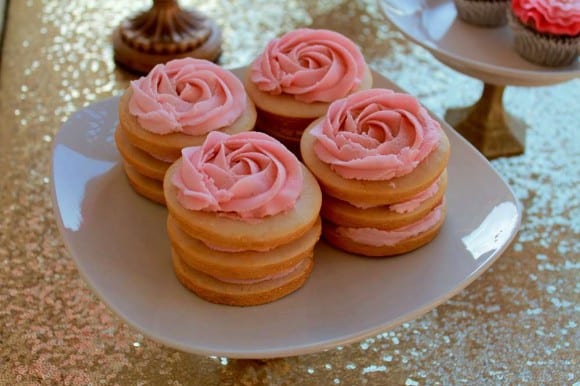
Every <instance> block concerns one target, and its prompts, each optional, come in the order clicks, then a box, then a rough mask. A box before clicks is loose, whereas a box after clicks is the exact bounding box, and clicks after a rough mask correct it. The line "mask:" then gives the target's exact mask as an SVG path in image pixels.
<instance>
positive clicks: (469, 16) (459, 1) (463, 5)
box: [453, 0, 510, 27]
mask: <svg viewBox="0 0 580 386" xmlns="http://www.w3.org/2000/svg"><path fill="white" fill-rule="evenodd" d="M453 2H454V3H455V8H456V9H457V16H459V18H460V19H461V20H463V21H464V22H466V23H469V24H473V25H477V26H481V27H498V26H502V25H505V24H506V23H507V10H508V8H509V4H510V2H509V0H453Z"/></svg>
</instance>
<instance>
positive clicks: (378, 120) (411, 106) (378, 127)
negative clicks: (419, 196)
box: [311, 89, 441, 181]
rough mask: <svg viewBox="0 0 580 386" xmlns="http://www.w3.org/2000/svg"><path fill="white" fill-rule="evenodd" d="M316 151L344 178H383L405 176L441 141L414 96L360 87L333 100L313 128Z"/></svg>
mask: <svg viewBox="0 0 580 386" xmlns="http://www.w3.org/2000/svg"><path fill="white" fill-rule="evenodd" d="M311 134H312V135H313V136H314V137H316V139H317V140H316V143H315V145H314V152H315V154H316V156H317V157H318V158H319V159H320V160H321V161H322V162H324V163H326V164H328V165H329V166H330V168H331V169H332V170H333V171H334V172H336V173H337V174H338V175H340V176H341V177H343V178H346V179H357V180H371V181H382V180H390V179H392V178H395V177H400V176H403V175H406V174H408V173H410V172H412V171H413V169H415V167H417V165H418V164H419V163H420V162H421V161H422V160H423V159H425V158H426V157H427V156H428V155H429V153H431V151H433V150H434V149H435V148H436V147H437V145H438V144H439V140H440V135H441V134H440V126H439V123H438V122H437V121H436V120H435V119H433V118H432V117H431V116H430V115H429V114H428V112H427V111H426V110H425V109H424V108H423V107H421V105H420V104H419V102H418V101H417V100H416V99H415V98H414V97H412V96H410V95H407V94H402V93H396V92H394V91H392V90H387V89H370V90H364V91H359V92H357V93H354V94H352V95H350V96H348V97H346V98H343V99H340V100H337V101H335V102H333V103H332V104H331V105H330V107H329V109H328V112H327V114H326V116H325V117H324V118H323V119H322V120H321V121H320V122H319V124H318V125H317V126H315V127H314V128H313V129H312V130H311Z"/></svg>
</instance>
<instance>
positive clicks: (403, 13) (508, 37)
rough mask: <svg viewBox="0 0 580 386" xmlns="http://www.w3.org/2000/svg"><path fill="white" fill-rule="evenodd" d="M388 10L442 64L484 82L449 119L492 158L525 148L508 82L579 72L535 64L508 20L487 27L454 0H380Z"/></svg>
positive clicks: (559, 78) (530, 82)
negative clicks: (509, 104)
mask: <svg viewBox="0 0 580 386" xmlns="http://www.w3.org/2000/svg"><path fill="white" fill-rule="evenodd" d="M378 4H379V8H380V9H381V10H382V11H383V13H384V15H385V16H386V17H387V18H388V19H389V20H390V21H391V22H392V23H393V25H394V26H395V27H397V28H398V29H399V30H400V31H401V32H402V33H403V34H404V35H405V36H406V37H407V38H409V39H410V40H412V41H414V42H415V43H417V44H419V45H421V46H422V47H424V48H426V49H427V50H429V51H430V52H431V54H432V55H433V56H434V57H435V58H437V59H438V60H439V61H440V62H442V63H443V64H445V65H447V66H449V67H451V68H453V69H454V70H456V71H459V72H461V73H463V74H466V75H468V76H471V77H474V78H477V79H480V80H482V81H483V82H484V88H483V93H482V95H481V98H480V99H479V101H478V102H476V103H475V104H474V105H473V106H470V107H467V108H461V109H451V110H448V111H447V113H446V114H445V119H446V120H447V121H448V122H449V123H450V124H451V125H452V126H454V128H455V129H456V130H457V131H458V132H460V133H461V134H462V135H463V136H464V137H465V138H466V139H467V140H469V141H470V142H471V143H472V144H473V145H474V146H475V147H476V148H477V149H479V151H481V153H483V154H484V155H485V156H486V157H488V158H496V157H500V156H509V155H516V154H521V153H523V151H524V143H525V141H524V138H525V126H524V125H523V123H522V121H521V120H519V119H517V118H515V117H514V116H512V115H511V114H509V113H507V112H506V111H505V109H504V106H503V93H504V90H505V87H506V86H510V85H511V86H525V87H535V86H545V85H552V84H556V83H560V82H565V81H568V80H571V79H574V78H579V77H580V63H579V62H578V60H577V61H576V62H575V63H573V64H572V65H570V66H567V67H560V68H548V67H541V66H537V65H534V64H532V63H530V62H527V61H526V60H524V59H523V58H521V57H520V56H519V55H518V54H517V53H516V52H515V51H514V50H513V48H512V47H513V45H512V44H513V35H512V33H511V30H510V28H509V26H504V27H498V28H483V27H477V26H472V25H469V24H467V23H465V22H463V21H461V20H459V19H458V18H457V12H456V9H455V5H454V4H453V1H452V0H407V1H404V2H403V1H396V0H378Z"/></svg>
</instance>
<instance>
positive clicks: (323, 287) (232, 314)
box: [52, 70, 521, 358]
mask: <svg viewBox="0 0 580 386" xmlns="http://www.w3.org/2000/svg"><path fill="white" fill-rule="evenodd" d="M239 71H241V70H238V73H239ZM374 76H375V87H386V88H392V89H398V88H397V87H396V86H395V85H394V84H393V83H391V82H390V81H388V80H387V79H385V78H383V77H381V76H380V75H378V74H376V73H375V74H374ZM117 104H118V98H111V99H107V100H104V101H101V102H98V103H95V104H93V105H90V106H88V107H86V108H84V109H82V110H80V111H78V112H77V113H75V114H74V115H73V116H71V117H70V119H69V120H68V121H67V122H66V123H65V124H64V125H63V126H62V128H61V130H60V131H59V133H58V134H57V136H56V138H55V140H54V148H53V154H52V181H53V200H54V208H55V212H56V215H57V216H56V217H57V220H58V225H59V228H60V231H61V234H62V237H63V239H64V242H65V244H66V246H67V248H68V250H69V252H70V255H71V257H72V258H73V259H74V261H75V263H76V265H77V267H78V270H79V272H80V273H81V275H82V276H83V277H84V279H85V280H86V281H87V282H88V283H89V285H90V286H91V288H92V289H93V290H94V291H95V292H96V293H97V294H98V296H99V297H100V298H101V299H102V300H103V301H104V302H105V303H106V304H108V305H109V307H110V308H111V309H112V310H113V311H114V312H116V313H117V314H118V315H119V316H121V317H122V318H123V319H124V320H126V321H127V322H128V323H129V324H131V325H132V326H133V327H135V328H136V329H138V330H140V331H141V332H143V334H145V335H146V336H148V337H150V338H151V339H154V340H157V341H159V342H162V343H164V344H166V345H168V346H172V347H174V348H177V349H181V350H184V351H188V352H193V353H198V354H203V355H220V356H228V357H234V358H271V357H281V356H290V355H298V354H304V353H308V352H314V351H320V350H324V349H328V348H332V347H334V346H337V345H341V344H346V343H349V342H353V341H358V340H361V339H363V338H365V337H369V336H373V335H376V334H378V333H380V332H383V331H385V330H388V329H390V328H393V327H395V326H397V325H399V324H400V323H402V322H404V321H407V320H410V319H413V318H416V317H418V316H419V315H421V314H423V313H425V312H427V311H429V310H431V309H432V308H434V307H436V306H437V305H438V304H440V303H442V302H443V301H445V300H447V299H449V298H450V297H451V296H453V295H454V294H456V293H457V292H459V291H460V290H461V289H462V288H464V287H465V286H467V285H468V284H469V283H470V282H472V281H473V280H474V279H475V278H476V277H478V276H479V275H481V274H482V273H483V272H484V271H485V270H486V269H487V268H488V267H489V266H490V265H491V264H492V262H493V261H494V260H495V259H497V258H498V257H499V256H500V254H501V253H502V252H503V251H504V250H505V248H506V247H507V245H508V244H509V242H510V241H511V240H512V239H513V237H514V236H515V234H516V232H517V229H518V227H519V224H520V220H521V211H520V207H519V205H518V202H517V200H516V198H515V197H514V195H513V194H512V192H511V190H510V188H509V187H508V186H507V185H506V183H505V182H504V181H503V180H502V179H501V178H500V176H499V175H498V174H497V173H496V172H495V171H494V170H493V169H492V168H491V166H490V164H489V163H488V161H487V160H486V159H485V158H484V157H482V156H481V155H480V154H479V153H478V152H477V150H475V149H474V148H473V147H472V146H471V145H470V144H469V143H467V142H466V141H465V140H464V139H463V138H461V137H460V136H459V135H458V134H457V133H456V132H455V131H454V130H453V129H451V128H450V127H449V126H448V125H447V124H445V123H444V122H442V121H441V125H442V126H443V128H444V130H445V132H446V133H447V135H448V137H449V140H450V142H451V158H450V162H449V165H448V173H449V186H448V190H447V203H448V215H447V219H446V222H445V224H444V226H443V228H442V230H441V233H440V234H439V235H438V237H437V238H435V240H433V241H432V242H431V243H430V244H428V245H426V246H425V247H423V248H420V249H419V250H416V251H414V252H412V253H409V254H407V255H404V256H399V257H394V258H385V259H370V258H364V257H360V256H355V255H349V254H346V253H343V252H340V251H337V250H335V249H333V248H332V247H329V246H328V245H327V244H325V243H324V242H320V243H319V245H318V246H317V248H316V250H315V268H314V270H313V272H312V275H311V277H310V278H309V280H308V281H307V282H306V284H305V285H304V287H303V288H301V289H300V290H298V291H297V292H295V293H293V294H291V295H289V296H287V297H285V298H283V299H280V300H278V301H276V302H273V303H270V304H266V305H262V306H255V307H246V308H238V307H230V306H222V305H215V304H211V303H208V302H206V301H204V300H202V299H200V298H198V297H197V296H195V295H194V294H193V293H191V292H189V291H188V290H187V289H185V288H184V287H183V286H181V284H180V283H179V282H178V281H177V279H176V278H175V276H174V274H173V270H172V265H171V257H170V249H169V242H168V238H167V236H166V232H165V217H166V215H167V212H166V209H165V208H164V207H161V206H159V205H156V204H153V203H151V202H149V201H147V200H145V199H143V198H141V197H140V196H138V195H137V194H136V193H134V192H133V190H132V189H131V188H130V187H129V184H128V183H127V180H126V178H125V175H124V173H123V168H122V165H121V163H120V156H119V154H118V153H117V150H116V148H115V144H114V141H113V132H114V129H115V126H116V125H117V121H118V118H117Z"/></svg>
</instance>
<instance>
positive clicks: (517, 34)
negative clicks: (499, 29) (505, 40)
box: [508, 12, 580, 67]
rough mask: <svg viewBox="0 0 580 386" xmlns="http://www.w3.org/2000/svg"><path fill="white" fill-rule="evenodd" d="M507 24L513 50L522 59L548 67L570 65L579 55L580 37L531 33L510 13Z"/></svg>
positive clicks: (531, 31) (530, 30)
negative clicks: (511, 35) (510, 33)
mask: <svg viewBox="0 0 580 386" xmlns="http://www.w3.org/2000/svg"><path fill="white" fill-rule="evenodd" d="M508 18H509V24H510V26H511V28H512V31H513V33H514V49H515V51H516V52H517V53H518V54H519V55H520V56H521V57H523V58H524V59H526V60H528V61H530V62H532V63H535V64H539V65H541V66H548V67H562V66H567V65H570V64H572V63H573V62H574V61H575V60H576V58H577V57H578V54H580V36H576V37H568V36H564V37H561V36H555V35H547V34H542V33H540V32H536V31H533V30H532V29H530V28H528V27H527V26H526V25H524V24H523V23H522V22H521V21H520V20H519V19H518V18H517V17H516V16H514V15H513V13H512V12H508Z"/></svg>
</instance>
